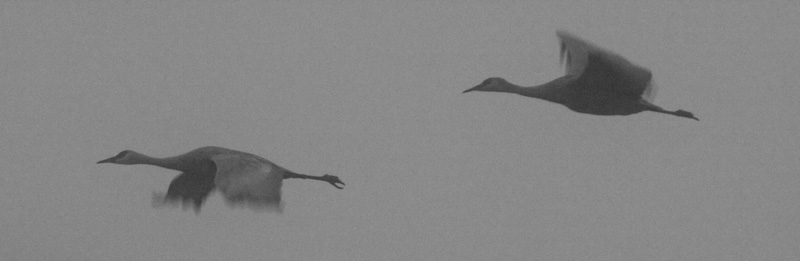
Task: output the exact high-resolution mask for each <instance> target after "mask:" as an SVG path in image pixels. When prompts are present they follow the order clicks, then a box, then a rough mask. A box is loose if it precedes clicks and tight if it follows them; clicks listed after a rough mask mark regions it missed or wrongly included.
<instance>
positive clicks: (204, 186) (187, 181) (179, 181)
mask: <svg viewBox="0 0 800 261" xmlns="http://www.w3.org/2000/svg"><path fill="white" fill-rule="evenodd" d="M212 190H214V176H213V173H181V174H180V175H178V176H177V177H175V179H173V180H172V182H171V183H169V189H167V194H166V195H163V194H154V197H153V206H160V205H164V204H179V203H180V205H182V206H183V207H184V208H186V207H187V206H189V204H192V205H193V206H194V211H195V212H200V207H201V206H202V205H203V201H205V199H206V198H207V197H208V195H209V194H211V191H212Z"/></svg>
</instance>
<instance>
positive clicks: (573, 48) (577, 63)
mask: <svg viewBox="0 0 800 261" xmlns="http://www.w3.org/2000/svg"><path fill="white" fill-rule="evenodd" d="M556 35H558V39H560V40H561V53H560V57H561V61H562V62H564V61H565V60H566V63H567V64H566V66H565V69H566V74H567V75H574V76H580V75H581V74H582V73H583V70H584V69H585V68H586V64H587V63H588V59H589V54H588V49H589V48H591V46H590V45H588V44H587V43H586V42H583V41H582V40H580V39H578V38H577V37H575V36H573V35H571V34H569V33H567V32H564V31H557V32H556ZM565 58H566V59H565Z"/></svg>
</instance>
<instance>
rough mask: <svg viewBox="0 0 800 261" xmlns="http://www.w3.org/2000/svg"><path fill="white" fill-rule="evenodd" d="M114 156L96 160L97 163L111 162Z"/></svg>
mask: <svg viewBox="0 0 800 261" xmlns="http://www.w3.org/2000/svg"><path fill="white" fill-rule="evenodd" d="M114 158H116V156H114V157H111V158H107V159H104V160H101V161H98V162H97V164H100V163H109V162H112V160H114Z"/></svg>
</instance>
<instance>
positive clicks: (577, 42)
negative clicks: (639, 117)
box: [556, 31, 653, 96]
mask: <svg viewBox="0 0 800 261" xmlns="http://www.w3.org/2000/svg"><path fill="white" fill-rule="evenodd" d="M556 34H557V35H558V38H559V39H560V40H561V49H562V50H561V53H562V59H564V58H563V57H564V55H566V57H567V66H566V68H567V74H568V75H575V76H578V77H580V81H582V82H584V84H582V85H580V86H583V87H585V88H599V89H605V90H606V91H614V92H621V93H627V94H630V95H636V96H641V95H642V94H643V93H644V92H645V91H646V90H648V88H652V87H651V86H650V84H649V83H650V80H651V79H652V77H653V76H652V73H650V71H649V70H647V69H645V68H643V67H640V66H637V65H634V64H632V63H631V62H629V61H628V60H626V59H625V58H624V57H622V56H620V55H618V54H615V53H613V52H611V51H608V50H605V49H603V48H600V47H597V46H595V45H594V44H592V43H589V42H587V41H585V40H582V39H580V38H578V37H576V36H574V35H571V34H569V33H567V32H564V31H558V32H557V33H556Z"/></svg>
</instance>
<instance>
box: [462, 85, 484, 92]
mask: <svg viewBox="0 0 800 261" xmlns="http://www.w3.org/2000/svg"><path fill="white" fill-rule="evenodd" d="M481 86H483V84H478V85H475V87H472V88H469V89H467V90H465V91H463V92H461V93H468V92H471V91H474V90H477V89H478V88H480V87H481Z"/></svg>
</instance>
